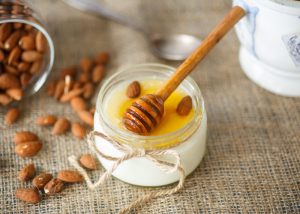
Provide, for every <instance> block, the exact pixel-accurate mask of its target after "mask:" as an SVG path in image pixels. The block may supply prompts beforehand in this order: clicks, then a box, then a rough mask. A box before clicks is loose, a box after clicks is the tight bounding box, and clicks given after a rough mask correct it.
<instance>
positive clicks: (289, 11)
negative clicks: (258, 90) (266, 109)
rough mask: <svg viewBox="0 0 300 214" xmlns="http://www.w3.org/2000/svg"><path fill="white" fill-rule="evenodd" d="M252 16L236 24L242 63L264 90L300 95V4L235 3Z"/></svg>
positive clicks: (284, 0) (276, 0)
mask: <svg viewBox="0 0 300 214" xmlns="http://www.w3.org/2000/svg"><path fill="white" fill-rule="evenodd" d="M233 4H234V5H240V6H242V7H244V8H245V9H246V10H247V11H248V14H247V16H246V17H244V18H243V19H242V20H241V21H240V22H239V23H238V24H237V25H236V27H235V28H236V33H237V35H238V38H239V40H240V42H241V48H240V64H241V67H242V68H243V70H244V72H245V73H246V75H247V76H248V77H249V78H250V79H252V80H253V81H254V82H256V83H257V84H258V85H260V86H261V87H263V88H265V89H267V90H269V91H271V92H274V93H277V94H280V95H286V96H300V1H296V0H235V1H234V3H233Z"/></svg>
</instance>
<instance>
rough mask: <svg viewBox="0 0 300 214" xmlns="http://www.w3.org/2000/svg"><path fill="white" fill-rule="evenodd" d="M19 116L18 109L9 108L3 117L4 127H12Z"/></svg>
mask: <svg viewBox="0 0 300 214" xmlns="http://www.w3.org/2000/svg"><path fill="white" fill-rule="evenodd" d="M19 115H20V111H19V109H18V108H10V109H9V110H8V111H7V113H6V114H5V117H4V122H5V124H6V125H12V124H13V123H14V122H16V121H17V119H18V117H19Z"/></svg>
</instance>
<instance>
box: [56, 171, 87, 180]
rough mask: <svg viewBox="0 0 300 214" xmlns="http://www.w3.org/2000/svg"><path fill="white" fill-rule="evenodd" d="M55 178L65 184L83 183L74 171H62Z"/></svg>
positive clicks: (81, 178) (79, 175)
mask: <svg viewBox="0 0 300 214" xmlns="http://www.w3.org/2000/svg"><path fill="white" fill-rule="evenodd" d="M57 178H58V179H60V180H62V181H64V182H67V183H76V182H81V181H83V177H82V176H81V174H79V173H78V172H77V171H74V170H62V171H59V172H58V174H57Z"/></svg>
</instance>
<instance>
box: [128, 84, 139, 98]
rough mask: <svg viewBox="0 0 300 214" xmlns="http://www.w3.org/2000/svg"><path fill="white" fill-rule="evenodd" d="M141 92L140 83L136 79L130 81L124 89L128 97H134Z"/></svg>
mask: <svg viewBox="0 0 300 214" xmlns="http://www.w3.org/2000/svg"><path fill="white" fill-rule="evenodd" d="M140 94H141V85H140V83H139V82H138V81H133V82H132V83H130V84H129V85H128V87H127V90H126V95H127V96H128V97H129V98H136V97H138V96H140Z"/></svg>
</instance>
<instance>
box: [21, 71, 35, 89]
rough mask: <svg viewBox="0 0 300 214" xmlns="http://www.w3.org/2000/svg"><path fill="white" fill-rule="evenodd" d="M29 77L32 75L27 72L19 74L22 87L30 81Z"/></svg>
mask: <svg viewBox="0 0 300 214" xmlns="http://www.w3.org/2000/svg"><path fill="white" fill-rule="evenodd" d="M31 77H32V76H31V75H30V74H28V73H24V74H22V75H21V77H20V82H21V85H22V87H25V86H27V85H28V84H29V83H30V80H31Z"/></svg>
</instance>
